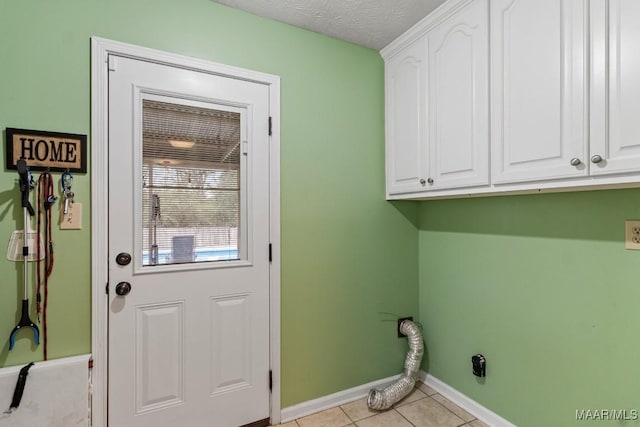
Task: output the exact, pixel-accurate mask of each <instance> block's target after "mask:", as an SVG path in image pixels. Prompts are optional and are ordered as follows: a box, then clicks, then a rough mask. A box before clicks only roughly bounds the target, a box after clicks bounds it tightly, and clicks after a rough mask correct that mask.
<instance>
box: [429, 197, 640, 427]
mask: <svg viewBox="0 0 640 427" xmlns="http://www.w3.org/2000/svg"><path fill="white" fill-rule="evenodd" d="M638 218H640V190H637V189H631V190H610V191H593V192H576V193H557V194H546V195H529V196H504V197H490V198H476V199H457V200H445V201H430V202H423V203H421V206H420V232H419V234H420V237H419V240H420V242H419V245H420V249H419V257H420V260H419V264H420V267H419V271H420V273H419V281H420V284H419V294H420V320H421V321H422V322H423V323H424V326H425V341H426V346H427V351H428V357H427V359H426V360H425V362H424V364H423V368H424V369H425V370H428V371H429V372H430V373H431V374H432V375H434V376H435V377H436V378H438V379H440V380H442V381H444V382H446V383H447V384H449V385H451V386H452V387H454V388H456V389H457V390H459V391H461V392H462V393H464V394H466V395H467V396H469V397H471V398H472V399H474V400H476V401H477V402H479V403H481V404H482V405H484V406H486V407H487V408H489V409H491V410H493V411H494V412H496V413H498V414H499V415H501V416H503V417H504V418H506V419H508V420H510V421H511V422H513V423H514V424H516V425H518V426H521V427H527V426H532V427H538V426H563V427H564V426H574V425H575V426H578V425H596V424H597V425H600V424H602V425H625V426H627V425H640V421H628V422H610V421H601V422H598V421H595V422H594V421H592V422H590V423H589V422H584V421H583V422H579V421H576V410H578V409H592V410H594V409H618V410H621V409H627V410H628V411H630V410H632V409H634V410H637V409H639V406H638V395H640V363H638V354H640V341H639V340H638V338H637V337H638V331H640V314H639V313H640V305H639V302H640V281H639V279H638V278H639V277H640V276H639V273H640V252H636V251H628V250H625V249H624V220H625V219H638ZM475 353H482V354H484V355H485V356H486V358H487V377H486V378H485V380H484V381H478V380H477V379H476V377H474V376H473V375H472V373H471V361H470V358H471V356H472V355H473V354H475ZM629 415H631V414H630V413H629Z"/></svg>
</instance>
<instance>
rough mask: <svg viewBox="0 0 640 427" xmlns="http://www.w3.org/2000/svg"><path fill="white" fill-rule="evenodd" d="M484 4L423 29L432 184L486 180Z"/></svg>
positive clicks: (475, 4) (479, 0)
mask: <svg viewBox="0 0 640 427" xmlns="http://www.w3.org/2000/svg"><path fill="white" fill-rule="evenodd" d="M487 10H488V6H487V2H486V0H476V1H475V2H473V3H471V4H470V5H469V6H467V7H466V8H465V9H464V10H462V11H459V12H457V13H456V14H455V15H453V16H452V17H450V18H449V19H447V20H446V21H445V22H443V23H442V24H440V25H439V26H438V27H436V28H435V29H434V30H432V31H430V33H429V80H430V84H429V93H430V96H429V115H430V120H429V124H430V126H429V132H430V138H429V151H430V156H429V160H430V164H431V167H430V173H429V175H430V176H429V177H430V178H431V180H432V182H433V184H432V185H431V187H432V188H433V189H441V188H457V187H471V186H476V185H487V184H489V77H488V73H489V65H488V51H489V50H488V38H489V34H488V24H489V22H488V13H487Z"/></svg>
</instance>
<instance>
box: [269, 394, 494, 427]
mask: <svg viewBox="0 0 640 427" xmlns="http://www.w3.org/2000/svg"><path fill="white" fill-rule="evenodd" d="M419 384H420V385H419V386H418V387H416V388H415V389H414V390H413V391H412V392H411V394H409V395H408V396H407V397H405V398H404V399H402V400H401V401H400V402H398V403H397V404H396V405H395V406H394V407H393V408H392V409H390V410H388V411H384V412H380V411H372V410H370V409H369V408H368V407H367V401H366V399H360V400H356V401H355V402H351V403H347V404H345V405H342V406H338V407H335V408H331V409H327V410H326V411H322V412H318V413H317V414H312V415H309V416H306V417H303V418H298V419H297V420H295V421H291V422H289V423H286V424H280V427H345V426H358V427H412V426H415V427H458V426H467V427H489V426H487V424H485V423H483V422H482V421H480V420H478V419H476V417H474V416H473V415H471V414H470V413H468V412H467V411H465V410H464V409H462V408H460V407H459V406H458V405H456V404H455V403H453V402H451V401H449V400H447V399H446V398H444V397H443V396H442V395H440V394H438V393H437V392H436V391H435V390H434V389H432V388H431V387H429V386H427V385H425V384H422V383H419Z"/></svg>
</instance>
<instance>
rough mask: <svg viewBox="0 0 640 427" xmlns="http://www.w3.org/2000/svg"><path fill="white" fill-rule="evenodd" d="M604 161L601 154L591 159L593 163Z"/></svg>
mask: <svg viewBox="0 0 640 427" xmlns="http://www.w3.org/2000/svg"><path fill="white" fill-rule="evenodd" d="M601 161H602V156H600V155H599V154H596V155H595V156H593V157H591V163H600V162H601Z"/></svg>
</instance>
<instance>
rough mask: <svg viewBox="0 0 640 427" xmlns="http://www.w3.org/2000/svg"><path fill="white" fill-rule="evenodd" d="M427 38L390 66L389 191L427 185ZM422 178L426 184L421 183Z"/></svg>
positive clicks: (387, 163)
mask: <svg viewBox="0 0 640 427" xmlns="http://www.w3.org/2000/svg"><path fill="white" fill-rule="evenodd" d="M426 53H427V51H426V41H425V39H421V40H419V41H417V42H416V43H414V44H412V45H411V46H410V47H408V48H406V49H404V50H403V51H402V52H400V53H399V54H397V55H396V56H395V57H394V58H393V59H391V60H390V61H389V62H387V66H386V108H387V111H386V134H387V137H386V167H387V193H388V194H401V193H410V192H415V191H422V189H423V188H424V187H425V185H426V178H425V177H426V175H427V171H426V166H427V165H426V163H425V158H426V155H427V153H426V151H425V149H423V147H426V136H427V135H426V133H425V129H426V117H427V115H426V101H425V100H426V96H427V85H426ZM421 181H422V182H423V184H421Z"/></svg>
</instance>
